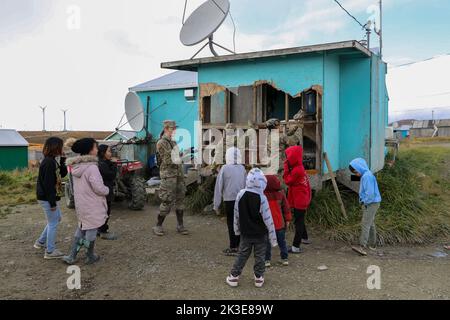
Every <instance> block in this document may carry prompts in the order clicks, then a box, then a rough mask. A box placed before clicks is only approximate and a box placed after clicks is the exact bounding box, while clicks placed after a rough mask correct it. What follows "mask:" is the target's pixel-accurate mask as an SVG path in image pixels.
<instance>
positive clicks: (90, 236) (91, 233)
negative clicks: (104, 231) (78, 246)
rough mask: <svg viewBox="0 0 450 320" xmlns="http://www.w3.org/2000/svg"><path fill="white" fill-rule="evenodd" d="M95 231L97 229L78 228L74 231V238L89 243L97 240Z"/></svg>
mask: <svg viewBox="0 0 450 320" xmlns="http://www.w3.org/2000/svg"><path fill="white" fill-rule="evenodd" d="M97 231H98V230H97V229H91V230H81V228H80V227H78V228H77V230H76V231H75V238H81V239H84V240H87V241H89V242H93V241H95V239H97Z"/></svg>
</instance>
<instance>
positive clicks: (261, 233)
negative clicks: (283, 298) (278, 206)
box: [226, 168, 277, 288]
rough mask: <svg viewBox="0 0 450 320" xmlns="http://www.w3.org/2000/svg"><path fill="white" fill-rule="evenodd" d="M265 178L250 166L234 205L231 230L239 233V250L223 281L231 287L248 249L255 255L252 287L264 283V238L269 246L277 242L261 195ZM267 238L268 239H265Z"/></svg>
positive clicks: (237, 282) (270, 216)
mask: <svg viewBox="0 0 450 320" xmlns="http://www.w3.org/2000/svg"><path fill="white" fill-rule="evenodd" d="M266 185H267V180H266V177H265V176H264V174H263V172H262V171H261V170H260V169H257V168H256V169H252V170H251V171H250V172H249V174H248V176H247V181H246V188H245V189H243V190H241V191H240V192H239V193H238V195H237V197H236V203H235V205H234V233H235V234H236V235H240V236H241V240H240V245H239V253H238V256H237V258H236V261H235V263H234V266H233V268H232V270H231V273H230V275H229V276H228V277H227V278H226V282H227V284H228V285H229V286H231V287H237V286H238V284H239V276H240V275H241V273H242V269H243V268H244V267H245V264H246V263H247V260H248V258H249V257H250V254H251V253H252V250H254V255H255V265H254V268H253V270H254V275H255V286H256V287H258V288H260V287H262V286H263V284H264V272H265V271H266V267H265V265H264V258H265V255H266V247H267V241H270V243H271V244H272V246H273V247H276V245H277V236H276V233H275V227H274V225H273V220H272V215H271V214H270V208H269V203H268V201H267V198H266V196H265V195H264V189H265V188H266ZM268 238H269V239H268Z"/></svg>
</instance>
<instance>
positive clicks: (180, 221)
mask: <svg viewBox="0 0 450 320" xmlns="http://www.w3.org/2000/svg"><path fill="white" fill-rule="evenodd" d="M176 213H177V231H178V233H180V234H182V235H188V234H189V231H188V230H187V229H186V228H185V227H184V224H183V215H184V212H183V210H177V211H176Z"/></svg>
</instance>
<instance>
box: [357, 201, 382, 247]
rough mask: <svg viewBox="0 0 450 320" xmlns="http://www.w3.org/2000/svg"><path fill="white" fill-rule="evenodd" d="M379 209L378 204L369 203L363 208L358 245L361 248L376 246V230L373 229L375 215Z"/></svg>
mask: <svg viewBox="0 0 450 320" xmlns="http://www.w3.org/2000/svg"><path fill="white" fill-rule="evenodd" d="M379 208H380V204H379V203H371V204H368V205H365V206H363V217H362V221H361V236H360V238H359V243H360V245H361V246H362V247H366V246H367V244H369V245H370V246H376V244H377V229H376V227H375V215H376V214H377V211H378V209H379Z"/></svg>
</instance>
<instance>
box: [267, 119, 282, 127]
mask: <svg viewBox="0 0 450 320" xmlns="http://www.w3.org/2000/svg"><path fill="white" fill-rule="evenodd" d="M280 124H281V123H280V120H278V119H270V120H267V121H266V126H267V127H268V128H275V127H278V126H279V125H280Z"/></svg>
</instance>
